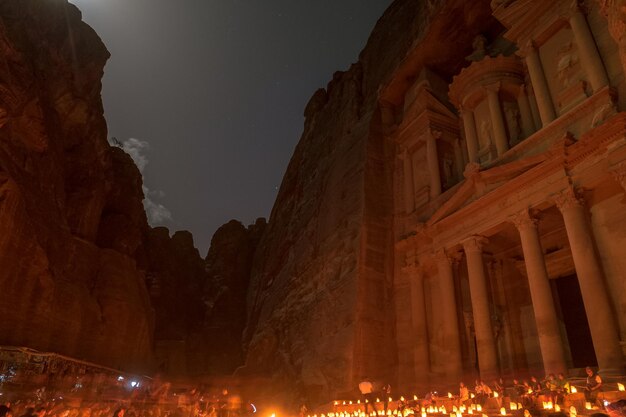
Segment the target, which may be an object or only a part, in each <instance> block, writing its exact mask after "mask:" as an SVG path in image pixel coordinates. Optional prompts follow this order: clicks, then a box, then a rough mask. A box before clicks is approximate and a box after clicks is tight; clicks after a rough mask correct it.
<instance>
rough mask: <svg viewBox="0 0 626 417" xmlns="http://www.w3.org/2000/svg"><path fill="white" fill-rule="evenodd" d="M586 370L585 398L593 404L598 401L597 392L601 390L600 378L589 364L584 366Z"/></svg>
mask: <svg viewBox="0 0 626 417" xmlns="http://www.w3.org/2000/svg"><path fill="white" fill-rule="evenodd" d="M585 372H587V385H586V386H585V399H586V400H587V401H589V402H590V403H592V404H594V403H597V401H598V394H599V393H600V391H601V390H602V378H601V377H600V375H598V373H597V372H595V371H594V370H593V369H591V368H590V367H589V366H588V367H586V368H585Z"/></svg>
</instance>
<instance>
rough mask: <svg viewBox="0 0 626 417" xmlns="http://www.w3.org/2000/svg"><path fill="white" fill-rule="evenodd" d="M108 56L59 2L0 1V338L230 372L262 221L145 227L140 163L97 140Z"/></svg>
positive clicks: (175, 370)
mask: <svg viewBox="0 0 626 417" xmlns="http://www.w3.org/2000/svg"><path fill="white" fill-rule="evenodd" d="M108 58H109V53H108V51H107V50H106V48H105V46H104V45H103V43H102V41H101V40H100V39H99V37H98V36H97V35H96V33H95V32H94V31H93V30H92V29H91V28H90V27H89V26H87V25H86V24H85V23H83V22H82V21H81V14H80V11H79V10H78V9H77V8H76V7H74V6H73V5H71V4H69V3H68V2H67V0H47V1H39V0H7V1H3V2H1V3H0V315H1V316H2V320H0V345H17V346H26V347H29V348H33V349H38V350H42V351H50V352H56V353H61V354H64V355H67V356H71V357H75V358H78V359H85V360H88V361H91V362H94V363H97V364H101V365H106V366H110V367H114V368H120V369H123V370H127V371H137V372H153V371H165V372H166V373H168V374H171V375H172V374H175V375H181V374H182V375H185V374H198V373H216V372H218V373H219V372H222V373H223V372H232V371H233V370H234V368H235V367H237V366H239V365H240V364H241V363H242V362H243V358H242V350H241V331H242V329H243V327H244V325H245V319H246V301H245V299H246V291H247V286H248V281H249V276H250V273H249V271H250V268H251V266H250V265H251V259H252V253H253V252H254V248H255V247H256V243H257V242H258V240H259V238H260V236H261V234H262V232H263V228H264V220H259V221H258V222H257V223H256V224H255V225H252V226H250V227H248V228H245V227H244V226H242V225H241V224H240V223H238V222H234V221H233V222H231V223H228V224H227V225H225V226H224V227H223V228H222V229H220V230H219V231H218V233H217V234H216V237H215V239H214V242H213V245H212V248H211V251H210V252H209V255H208V257H207V260H205V259H203V258H202V257H201V256H200V254H199V253H198V250H197V249H196V248H195V247H194V245H193V237H192V236H191V234H190V233H189V232H176V233H174V234H173V235H172V236H171V237H170V233H169V231H168V230H167V229H166V228H162V227H157V228H151V227H149V226H148V223H147V220H146V214H145V211H144V208H143V204H142V201H143V197H144V196H143V191H142V177H141V173H140V172H139V170H138V169H137V167H136V166H135V164H134V163H133V161H132V159H131V157H130V156H129V155H128V154H127V153H126V152H124V148H123V146H110V145H109V143H108V141H107V126H106V122H105V119H104V116H103V106H102V101H101V97H100V93H101V87H102V86H101V78H102V75H103V68H104V65H105V63H106V61H107V59H108Z"/></svg>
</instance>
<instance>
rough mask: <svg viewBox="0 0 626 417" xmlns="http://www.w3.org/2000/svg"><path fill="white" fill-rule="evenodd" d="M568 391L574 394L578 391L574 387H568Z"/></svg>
mask: <svg viewBox="0 0 626 417" xmlns="http://www.w3.org/2000/svg"><path fill="white" fill-rule="evenodd" d="M570 391H572V394H576V393H577V392H578V390H577V389H576V387H572V388H571V389H570Z"/></svg>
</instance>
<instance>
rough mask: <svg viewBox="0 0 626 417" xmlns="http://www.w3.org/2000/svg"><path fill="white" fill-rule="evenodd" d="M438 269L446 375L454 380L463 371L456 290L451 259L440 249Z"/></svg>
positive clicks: (437, 255) (437, 257)
mask: <svg viewBox="0 0 626 417" xmlns="http://www.w3.org/2000/svg"><path fill="white" fill-rule="evenodd" d="M436 259H437V269H438V271H439V289H440V290H441V299H440V303H441V304H440V305H439V306H438V308H439V309H440V311H441V315H442V316H443V323H442V324H443V335H444V336H443V340H444V343H445V346H443V350H444V353H445V355H444V356H445V358H446V364H445V368H446V376H447V377H448V379H450V380H456V379H457V378H458V377H459V376H460V375H461V372H462V371H463V362H462V359H461V339H460V335H459V316H458V312H457V302H456V292H455V290H454V271H453V269H452V260H451V259H450V257H449V256H448V254H447V253H446V252H445V251H444V250H441V251H439V252H437V254H436Z"/></svg>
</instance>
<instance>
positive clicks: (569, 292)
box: [556, 275, 598, 368]
mask: <svg viewBox="0 0 626 417" xmlns="http://www.w3.org/2000/svg"><path fill="white" fill-rule="evenodd" d="M556 290H557V293H558V297H559V304H560V305H561V312H560V313H561V319H562V320H563V323H564V324H565V330H566V332H567V339H568V341H569V348H570V352H571V353H572V362H573V366H574V368H584V367H585V366H597V365H598V360H597V359H596V352H595V351H594V350H593V342H592V340H591V332H590V331H589V322H588V321H587V313H585V306H584V304H583V298H582V295H581V293H580V286H579V285H578V278H577V277H576V275H570V276H567V277H561V278H558V279H557V280H556Z"/></svg>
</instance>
